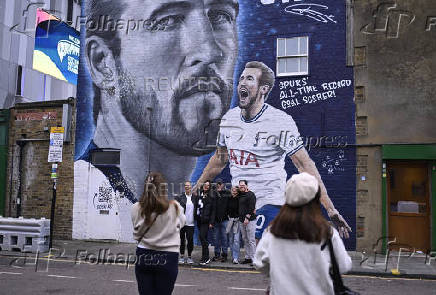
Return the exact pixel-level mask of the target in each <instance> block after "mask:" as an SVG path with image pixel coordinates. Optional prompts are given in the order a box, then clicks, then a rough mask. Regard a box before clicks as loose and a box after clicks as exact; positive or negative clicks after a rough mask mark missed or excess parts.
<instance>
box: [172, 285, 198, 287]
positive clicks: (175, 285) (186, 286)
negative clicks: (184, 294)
mask: <svg viewBox="0 0 436 295" xmlns="http://www.w3.org/2000/svg"><path fill="white" fill-rule="evenodd" d="M174 286H176V287H197V285H184V284H175V285H174Z"/></svg>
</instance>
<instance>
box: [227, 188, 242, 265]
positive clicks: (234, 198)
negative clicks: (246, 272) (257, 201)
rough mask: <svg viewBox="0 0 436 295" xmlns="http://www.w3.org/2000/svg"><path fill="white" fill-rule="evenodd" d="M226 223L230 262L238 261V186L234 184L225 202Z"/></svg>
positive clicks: (239, 233)
mask: <svg viewBox="0 0 436 295" xmlns="http://www.w3.org/2000/svg"><path fill="white" fill-rule="evenodd" d="M227 215H228V217H229V222H228V223H227V228H226V232H227V234H228V235H229V248H230V251H232V262H233V263H234V264H238V263H239V247H240V243H239V242H240V236H241V229H240V226H239V187H238V186H234V187H232V190H231V197H230V198H229V201H228V203H227Z"/></svg>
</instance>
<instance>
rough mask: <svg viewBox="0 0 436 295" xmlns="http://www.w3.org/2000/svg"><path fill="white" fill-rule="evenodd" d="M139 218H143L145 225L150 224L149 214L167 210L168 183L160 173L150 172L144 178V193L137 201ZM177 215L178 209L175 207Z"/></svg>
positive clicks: (168, 203)
mask: <svg viewBox="0 0 436 295" xmlns="http://www.w3.org/2000/svg"><path fill="white" fill-rule="evenodd" d="M139 204H140V206H141V216H142V217H144V218H145V224H146V225H150V224H151V223H152V219H151V214H152V213H153V212H154V213H156V214H158V215H159V214H162V213H165V212H166V211H167V210H168V207H169V205H170V201H168V183H167V181H166V179H165V177H164V176H163V175H162V173H159V172H150V173H149V174H148V175H147V177H146V178H145V184H144V192H143V193H142V196H141V198H140V200H139ZM175 208H176V212H177V215H178V214H179V212H178V209H179V208H178V207H177V206H175Z"/></svg>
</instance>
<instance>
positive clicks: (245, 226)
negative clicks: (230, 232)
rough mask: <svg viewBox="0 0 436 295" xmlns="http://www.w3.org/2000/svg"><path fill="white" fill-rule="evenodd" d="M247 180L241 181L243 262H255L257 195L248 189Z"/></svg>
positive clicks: (240, 216)
mask: <svg viewBox="0 0 436 295" xmlns="http://www.w3.org/2000/svg"><path fill="white" fill-rule="evenodd" d="M247 185H248V183H247V181H246V180H240V181H239V202H238V204H239V209H238V210H239V222H240V223H239V225H240V228H241V233H242V239H243V240H244V248H245V260H244V261H242V264H248V263H249V264H250V265H252V264H253V258H254V253H255V251H256V238H255V232H256V213H255V211H256V196H255V195H254V193H253V192H252V191H250V190H249V189H248V186H247Z"/></svg>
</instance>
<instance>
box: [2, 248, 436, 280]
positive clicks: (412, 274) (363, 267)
mask: <svg viewBox="0 0 436 295" xmlns="http://www.w3.org/2000/svg"><path fill="white" fill-rule="evenodd" d="M135 249H136V244H132V243H120V242H117V241H113V240H108V241H105V240H55V241H54V242H53V248H52V250H51V252H50V253H40V254H39V256H40V257H46V258H47V257H51V258H53V259H64V260H74V261H75V262H76V263H81V262H85V261H86V262H90V263H92V264H109V263H118V264H130V265H132V264H134V260H135ZM209 251H210V255H211V257H212V256H213V253H214V252H213V247H210V250H209ZM348 253H349V255H350V256H351V258H352V261H353V267H352V270H351V271H350V272H349V273H348V274H351V275H364V276H376V277H399V278H416V279H430V280H436V257H435V255H433V256H432V257H430V256H428V255H426V254H425V253H420V252H415V253H410V252H402V253H401V252H391V253H390V255H389V259H387V258H388V257H387V255H383V254H377V257H376V259H374V254H373V253H370V254H364V253H359V252H355V251H349V252H348ZM0 256H11V257H12V256H13V257H22V256H27V257H29V258H33V257H35V254H34V253H22V252H15V251H12V252H11V251H0ZM200 257H201V247H198V246H195V248H194V251H193V253H192V258H193V260H194V262H195V263H194V265H192V267H198V266H199V261H200ZM239 257H240V260H243V258H244V249H241V253H240V256H239ZM183 267H191V266H190V265H183ZM201 267H202V268H214V269H228V270H235V271H250V270H251V271H252V270H253V267H251V266H250V265H247V264H233V263H232V262H231V260H230V259H228V261H227V262H224V263H223V262H212V261H211V262H210V263H209V264H208V265H206V266H201Z"/></svg>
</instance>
